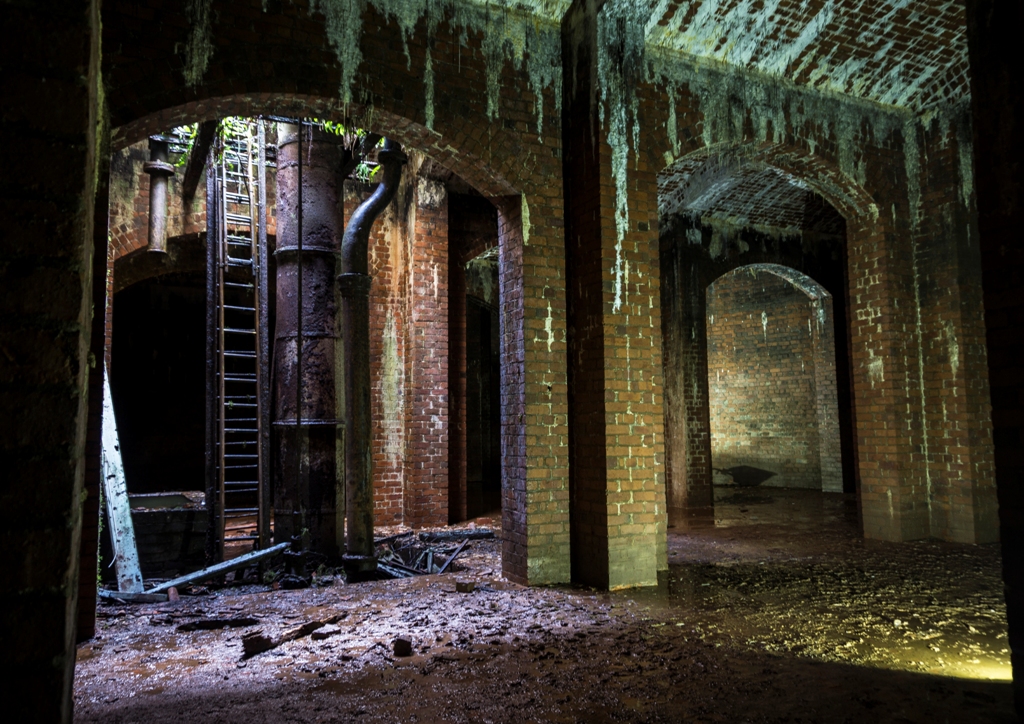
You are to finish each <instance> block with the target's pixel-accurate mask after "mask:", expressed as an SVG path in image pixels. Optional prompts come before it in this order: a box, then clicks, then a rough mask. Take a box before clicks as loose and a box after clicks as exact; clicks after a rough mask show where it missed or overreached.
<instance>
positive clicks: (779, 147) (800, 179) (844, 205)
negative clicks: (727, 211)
mask: <svg viewBox="0 0 1024 724" xmlns="http://www.w3.org/2000/svg"><path fill="white" fill-rule="evenodd" d="M709 166H713V167H716V169H719V170H720V173H719V174H718V175H719V176H720V177H721V178H722V180H723V181H724V180H726V178H727V177H729V176H736V175H738V174H740V173H743V172H744V171H746V170H755V171H761V170H774V171H776V172H777V173H778V174H780V176H781V178H782V180H785V181H786V182H788V183H790V184H792V185H793V186H794V187H796V188H804V189H809V190H811V191H813V192H814V193H816V194H818V195H819V196H821V197H822V198H823V199H825V200H826V201H827V202H828V203H829V204H831V205H832V206H833V208H835V209H836V211H838V212H839V213H840V214H841V215H842V216H843V217H844V218H845V219H846V220H847V222H848V223H850V224H851V225H861V224H863V223H866V222H867V221H868V220H875V219H877V217H878V206H877V204H876V203H875V201H874V199H873V197H872V195H871V194H870V193H869V192H868V191H867V190H866V189H865V188H864V187H863V186H861V185H860V184H858V183H857V182H856V181H854V180H852V179H850V178H849V177H848V176H847V175H846V174H845V173H843V172H842V171H841V170H840V169H839V168H838V167H836V166H835V165H834V164H832V163H830V162H829V161H827V160H825V159H824V158H822V157H821V156H819V155H817V154H814V153H812V152H811V151H809V150H807V149H805V148H802V147H800V146H797V145H792V144H768V145H764V144H749V143H737V144H716V145H713V146H705V147H703V148H700V149H698V150H695V151H691V152H690V153H688V154H686V155H684V156H682V157H681V158H679V159H677V160H675V161H673V162H672V163H670V164H668V165H666V166H665V167H664V168H662V170H661V171H660V172H659V173H658V196H659V208H660V206H661V198H662V196H663V194H665V195H669V196H673V195H674V196H677V197H678V196H681V195H683V194H685V191H686V183H685V181H684V177H689V176H690V175H692V174H694V173H699V172H700V171H701V170H704V169H707V168H708V167H709ZM676 210H677V209H669V210H668V213H672V212H674V211H676Z"/></svg>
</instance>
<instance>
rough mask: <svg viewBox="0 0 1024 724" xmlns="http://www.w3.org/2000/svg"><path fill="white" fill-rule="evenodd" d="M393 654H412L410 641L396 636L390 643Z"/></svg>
mask: <svg viewBox="0 0 1024 724" xmlns="http://www.w3.org/2000/svg"><path fill="white" fill-rule="evenodd" d="M391 647H392V650H393V651H394V652H395V656H412V641H410V640H409V639H403V638H397V639H395V640H394V641H393V642H392V644H391Z"/></svg>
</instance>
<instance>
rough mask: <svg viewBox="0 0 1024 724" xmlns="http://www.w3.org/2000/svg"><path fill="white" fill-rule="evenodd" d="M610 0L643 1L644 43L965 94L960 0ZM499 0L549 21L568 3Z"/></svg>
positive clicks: (798, 74)
mask: <svg viewBox="0 0 1024 724" xmlns="http://www.w3.org/2000/svg"><path fill="white" fill-rule="evenodd" d="M474 1H475V2H478V3H481V4H482V3H484V2H487V0H474ZM489 1H490V4H491V5H495V4H498V3H496V2H495V0H489ZM501 1H502V0H499V2H501ZM617 1H621V2H630V3H636V4H637V5H643V6H646V8H647V9H648V11H647V13H643V14H646V15H647V17H648V18H649V20H648V21H647V27H646V32H647V45H648V48H649V49H658V48H660V49H666V50H670V51H675V52H679V53H683V54H686V55H689V56H693V57H696V58H701V59H705V60H711V61H717V62H721V63H727V64H730V65H734V66H737V67H741V68H747V69H751V70H756V71H759V72H761V73H765V74H767V75H771V76H776V77H781V78H786V79H788V80H791V81H794V82H796V83H799V84H802V85H807V86H811V87H813V88H819V89H821V90H827V91H832V92H839V93H846V94H849V95H851V96H856V97H858V98H862V99H865V100H869V101H874V102H877V103H881V104H884V105H890V106H897V107H901V108H908V109H911V110H915V111H923V110H927V109H929V108H932V107H934V106H937V105H942V104H944V103H949V102H956V101H958V100H961V99H963V98H966V97H967V94H968V92H969V91H968V81H967V34H966V26H965V22H966V21H965V16H964V7H963V0H617ZM503 2H504V4H507V5H519V6H528V7H530V8H532V9H533V11H534V12H535V13H536V14H538V15H540V16H542V17H544V18H546V19H548V20H555V21H557V20H558V19H559V18H561V17H562V15H563V14H564V12H565V11H566V10H567V9H568V8H569V6H570V4H571V3H570V2H569V0H503Z"/></svg>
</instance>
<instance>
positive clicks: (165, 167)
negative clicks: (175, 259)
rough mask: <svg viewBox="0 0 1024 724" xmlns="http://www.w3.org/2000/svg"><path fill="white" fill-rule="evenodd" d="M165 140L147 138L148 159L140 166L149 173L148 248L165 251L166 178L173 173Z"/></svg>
mask: <svg viewBox="0 0 1024 724" xmlns="http://www.w3.org/2000/svg"><path fill="white" fill-rule="evenodd" d="M168 153H169V147H168V143H167V141H165V140H163V139H161V138H158V137H155V136H154V137H152V138H150V139H149V161H147V162H146V164H145V165H144V166H143V167H142V168H143V170H144V171H145V172H146V173H148V174H149V250H150V251H154V252H157V253H160V254H164V253H166V252H167V178H168V177H169V176H173V175H174V166H172V165H171V164H170V163H168V161H167V156H168Z"/></svg>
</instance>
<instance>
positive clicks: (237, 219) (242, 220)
mask: <svg viewBox="0 0 1024 724" xmlns="http://www.w3.org/2000/svg"><path fill="white" fill-rule="evenodd" d="M224 220H225V221H233V222H234V223H236V224H251V223H252V218H250V217H248V216H242V215H241V214H224Z"/></svg>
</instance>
